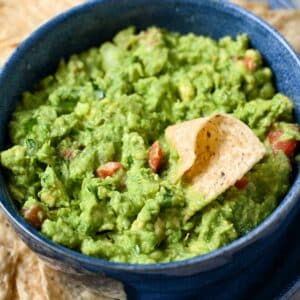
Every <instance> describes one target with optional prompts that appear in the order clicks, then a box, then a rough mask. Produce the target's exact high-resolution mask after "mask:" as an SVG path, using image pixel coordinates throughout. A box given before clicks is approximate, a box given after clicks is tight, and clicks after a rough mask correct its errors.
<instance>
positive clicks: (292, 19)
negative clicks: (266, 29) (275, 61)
mask: <svg viewBox="0 0 300 300" xmlns="http://www.w3.org/2000/svg"><path fill="white" fill-rule="evenodd" d="M231 2H233V3H235V4H238V5H240V6H242V7H244V8H245V9H247V10H249V11H251V12H253V13H254V14H256V15H258V16H259V17H261V18H262V19H264V20H265V21H267V22H268V23H269V24H270V25H272V26H273V27H274V28H276V29H277V30H278V31H279V32H280V33H281V34H282V35H283V36H284V37H285V38H286V39H287V40H288V42H289V43H290V44H291V45H292V46H293V47H294V49H295V50H296V51H297V52H298V53H300V35H299V30H298V28H299V26H300V10H295V9H276V10H272V9H271V8H270V7H269V5H268V3H263V2H249V1H244V0H232V1H231Z"/></svg>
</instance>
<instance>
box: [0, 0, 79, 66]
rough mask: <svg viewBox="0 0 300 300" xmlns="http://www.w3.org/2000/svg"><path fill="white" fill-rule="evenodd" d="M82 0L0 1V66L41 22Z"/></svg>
mask: <svg viewBox="0 0 300 300" xmlns="http://www.w3.org/2000/svg"><path fill="white" fill-rule="evenodd" d="M82 2H84V0H59V1H53V0H22V1H20V0H9V1H4V0H3V1H0V28H1V30H0V66H1V65H2V64H3V63H4V62H5V61H6V60H7V58H8V57H9V55H11V53H12V52H13V50H14V49H15V48H16V47H17V46H18V45H19V44H20V43H21V42H22V41H23V40H24V38H26V36H27V35H28V34H29V33H30V32H32V31H33V30H35V29H36V28H37V27H38V26H40V25H41V24H42V23H44V22H45V21H47V20H48V19H49V18H51V17H53V16H55V15H57V14H58V13H60V12H62V11H63V10H66V9H68V8H70V7H72V6H74V5H77V4H80V3H82Z"/></svg>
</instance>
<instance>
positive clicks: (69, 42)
mask: <svg viewBox="0 0 300 300" xmlns="http://www.w3.org/2000/svg"><path fill="white" fill-rule="evenodd" d="M129 25H135V26H136V27H137V29H143V28H146V27H148V26H151V25H155V26H160V27H164V28H167V29H169V30H172V31H178V32H181V33H187V32H194V33H196V34H202V35H208V36H211V37H212V38H215V39H218V38H220V37H223V36H225V35H231V36H233V37H235V36H236V35H237V34H240V33H247V34H248V35H249V36H250V39H251V43H252V46H253V47H254V48H257V49H258V50H259V51H260V52H261V53H262V55H263V57H264V59H265V62H266V63H267V64H268V65H269V66H270V67H271V68H272V70H273V72H274V74H275V83H276V86H277V89H278V91H280V92H282V93H284V94H286V95H287V96H289V97H290V98H291V99H293V101H294V103H295V115H296V119H297V121H298V122H299V120H300V62H299V60H298V59H297V56H296V54H295V53H294V52H293V51H292V50H291V49H290V48H289V46H288V45H287V43H286V42H285V41H284V39H283V38H281V37H280V36H278V35H277V34H276V33H275V32H274V30H272V29H271V28H270V27H268V26H267V25H266V24H265V23H264V22H262V21H260V20H259V19H258V18H256V17H254V16H253V15H251V14H249V13H247V12H245V11H243V10H241V9H239V8H237V7H235V6H233V5H231V4H228V3H226V2H221V1H220V2H219V1H206V0H201V1H200V0H181V1H179V0H164V1H160V0H152V1H147V0H130V1H129V0H124V1H119V0H102V1H90V2H88V3H86V4H84V5H81V6H79V7H77V8H75V9H73V10H71V11H69V12H66V13H64V14H61V15H60V16H59V17H57V18H55V19H53V20H52V21H50V22H49V23H47V24H46V25H45V26H43V27H42V28H40V29H39V30H37V31H36V32H35V33H34V34H32V35H31V36H30V37H29V38H28V39H27V40H26V41H25V43H23V44H22V45H21V46H20V47H19V48H18V49H17V51H16V52H15V53H14V55H13V56H12V58H11V59H10V60H9V62H8V63H7V64H6V65H5V67H4V69H3V71H2V73H1V74H0V99H1V102H0V120H1V122H0V149H4V148H5V146H6V145H7V143H8V137H7V122H8V120H9V118H10V116H11V113H12V111H13V110H14V108H15V105H16V102H17V101H18V100H19V99H20V96H21V94H22V92H23V91H24V90H28V89H31V88H32V86H33V84H34V83H35V82H37V81H38V80H39V79H41V78H42V77H43V76H45V75H47V74H49V73H51V72H53V71H54V70H55V68H56V67H57V64H58V61H59V59H60V58H62V57H68V56H70V55H71V54H73V53H78V52H80V51H82V50H85V49H88V48H89V47H91V46H98V45H100V44H101V43H102V42H103V41H106V40H110V39H111V38H112V37H113V35H114V34H115V33H116V32H117V31H118V30H120V29H123V28H125V27H126V26H129ZM295 178H296V179H295V181H297V182H298V181H300V179H299V175H298V170H297V174H296V176H295ZM295 191H296V188H295V189H294V190H292V193H295ZM0 200H1V203H2V205H3V206H4V207H5V208H6V210H7V211H9V214H10V215H14V217H13V219H14V221H15V222H16V224H18V226H19V227H22V226H23V227H25V228H27V230H31V229H30V228H29V226H26V225H25V224H24V222H22V220H21V219H20V218H19V217H17V216H15V215H16V213H17V211H16V209H15V207H14V205H13V204H12V201H11V199H10V198H9V195H8V192H7V189H6V187H5V183H4V181H3V176H2V175H1V176H0ZM294 202H295V199H294V198H292V197H290V198H289V199H288V200H287V199H286V200H284V201H283V203H282V204H281V206H280V208H279V210H280V209H283V208H284V206H285V210H286V214H287V213H288V210H290V209H291V207H292V206H293V205H294ZM277 210H278V209H277ZM275 218H277V217H276V216H275V215H274V216H273V219H272V220H275ZM270 222H271V221H270ZM270 222H269V223H268V224H269V225H270V224H271V223H270ZM266 227H267V225H266V224H265V225H264V224H262V225H261V226H260V227H259V228H258V230H256V231H255V232H254V233H250V235H249V234H248V240H249V237H250V238H257V235H258V234H260V233H261V232H262V231H263V229H266ZM31 232H34V230H31ZM251 234H252V236H251ZM34 235H35V233H34ZM243 241H244V240H243V238H242V239H240V241H236V242H234V243H232V244H231V245H229V246H227V247H226V249H227V250H228V249H229V250H230V249H233V248H234V247H236V246H238V245H241V243H242V242H243ZM216 253H219V252H216ZM203 257H204V258H203V259H205V257H206V258H213V255H210V254H209V255H207V256H203ZM198 259H199V260H201V259H202V258H201V257H200V258H198ZM124 265H126V264H124ZM170 265H172V264H170Z"/></svg>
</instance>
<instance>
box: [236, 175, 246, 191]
mask: <svg viewBox="0 0 300 300" xmlns="http://www.w3.org/2000/svg"><path fill="white" fill-rule="evenodd" d="M248 183H249V180H248V179H247V178H246V177H243V178H242V179H240V180H237V181H236V183H235V187H236V188H238V189H240V190H243V189H245V188H246V187H247V186H248Z"/></svg>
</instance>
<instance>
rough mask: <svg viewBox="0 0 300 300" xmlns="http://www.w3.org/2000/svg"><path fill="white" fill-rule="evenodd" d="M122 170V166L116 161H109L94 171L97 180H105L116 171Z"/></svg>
mask: <svg viewBox="0 0 300 300" xmlns="http://www.w3.org/2000/svg"><path fill="white" fill-rule="evenodd" d="M120 169H123V165H122V164H121V163H120V162H117V161H110V162H108V163H106V164H104V165H103V166H101V167H99V168H98V169H97V170H96V175H97V177H99V178H106V177H110V176H112V175H114V174H115V173H116V172H117V171H119V170H120Z"/></svg>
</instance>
